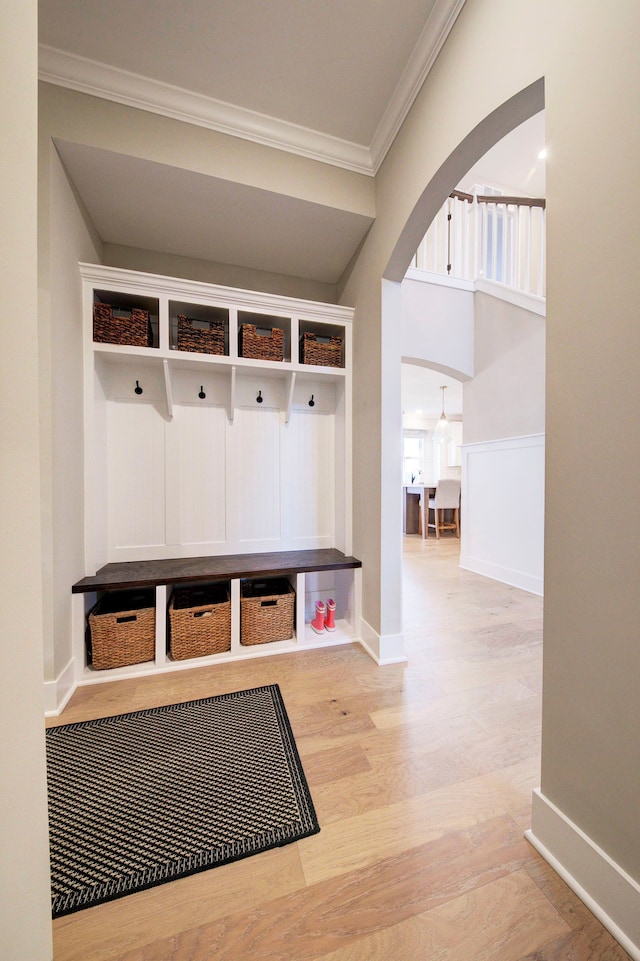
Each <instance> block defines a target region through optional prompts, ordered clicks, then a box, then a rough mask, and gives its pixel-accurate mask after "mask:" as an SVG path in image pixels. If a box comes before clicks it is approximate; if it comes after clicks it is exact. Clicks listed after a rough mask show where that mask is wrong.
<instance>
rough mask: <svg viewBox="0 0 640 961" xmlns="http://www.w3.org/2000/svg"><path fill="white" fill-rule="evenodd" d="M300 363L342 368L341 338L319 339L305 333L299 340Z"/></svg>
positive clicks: (314, 335)
mask: <svg viewBox="0 0 640 961" xmlns="http://www.w3.org/2000/svg"><path fill="white" fill-rule="evenodd" d="M300 363H301V364H315V365H316V366H318V367H342V366H343V363H342V337H321V338H320V340H318V337H317V335H316V334H311V333H309V332H308V331H306V332H305V333H304V334H303V335H302V337H301V338H300Z"/></svg>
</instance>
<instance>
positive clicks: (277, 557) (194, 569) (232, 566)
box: [71, 547, 362, 594]
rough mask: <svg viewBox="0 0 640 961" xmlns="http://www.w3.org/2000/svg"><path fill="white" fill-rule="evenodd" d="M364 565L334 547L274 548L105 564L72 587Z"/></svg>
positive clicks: (94, 587)
mask: <svg viewBox="0 0 640 961" xmlns="http://www.w3.org/2000/svg"><path fill="white" fill-rule="evenodd" d="M354 567H362V561H359V560H358V559H357V558H355V557H347V556H346V555H345V554H343V553H342V551H338V550H336V549H335V548H334V547H330V548H323V549H321V550H315V551H274V552H273V553H267V554H222V555H220V556H219V557H177V558H167V559H165V560H159V561H124V562H121V563H117V564H106V565H105V566H104V567H101V568H100V570H99V571H98V573H97V574H95V575H94V576H93V577H83V578H82V580H79V581H77V583H75V584H74V585H73V587H72V588H71V590H72V592H73V593H74V594H85V593H87V592H89V591H108V590H123V589H126V588H128V587H155V586H156V585H157V584H190V583H197V582H198V581H200V582H204V581H220V580H230V579H231V578H236V577H273V576H277V575H284V574H298V573H302V572H304V571H308V572H312V571H335V570H344V569H346V568H354Z"/></svg>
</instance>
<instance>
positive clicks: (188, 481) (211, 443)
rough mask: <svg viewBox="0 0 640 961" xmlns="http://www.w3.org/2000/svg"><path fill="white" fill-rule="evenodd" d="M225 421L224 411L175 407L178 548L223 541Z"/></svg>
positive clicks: (224, 519)
mask: <svg viewBox="0 0 640 961" xmlns="http://www.w3.org/2000/svg"><path fill="white" fill-rule="evenodd" d="M226 420H227V415H226V412H225V409H224V408H223V407H205V406H201V405H197V406H196V405H188V404H180V405H177V406H176V407H175V411H174V422H175V426H176V427H177V428H178V445H179V447H178V463H179V473H178V476H179V492H178V498H179V501H178V509H177V514H178V517H179V542H180V543H181V544H216V543H221V542H224V541H225V538H226V502H225V476H226V450H225V448H226Z"/></svg>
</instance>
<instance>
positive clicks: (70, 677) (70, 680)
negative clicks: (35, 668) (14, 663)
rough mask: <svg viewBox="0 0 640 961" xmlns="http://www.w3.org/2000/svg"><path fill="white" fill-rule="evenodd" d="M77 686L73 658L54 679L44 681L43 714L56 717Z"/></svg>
mask: <svg viewBox="0 0 640 961" xmlns="http://www.w3.org/2000/svg"><path fill="white" fill-rule="evenodd" d="M76 687H77V684H76V675H75V663H74V660H73V658H71V660H70V661H69V662H68V664H67V665H66V667H64V668H63V669H62V671H61V672H60V673H59V674H58V676H57V678H56V679H55V680H54V681H45V682H44V716H45V717H58V715H59V714H62V712H63V710H64V708H65V707H66V705H67V704H68V702H69V700H70V699H71V696H72V694H73V693H74V691H75V689H76Z"/></svg>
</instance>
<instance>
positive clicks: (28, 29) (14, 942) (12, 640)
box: [0, 0, 53, 961]
mask: <svg viewBox="0 0 640 961" xmlns="http://www.w3.org/2000/svg"><path fill="white" fill-rule="evenodd" d="M0 32H1V33H2V35H3V36H4V37H6V38H11V42H10V43H5V44H3V55H2V61H1V63H0V76H1V79H2V84H1V85H0V90H1V91H2V92H1V93H0V126H1V128H2V130H3V133H4V140H5V142H4V145H3V151H2V179H1V180H0V195H1V200H2V215H3V246H2V256H1V257H0V278H1V281H2V309H3V314H2V323H3V338H2V351H1V352H0V410H1V411H2V416H1V418H0V477H1V478H2V497H0V542H1V543H2V551H1V552H0V596H1V600H2V643H1V644H0V689H1V696H0V724H1V725H2V738H1V739H0V744H1V747H0V771H2V775H1V778H0V850H1V851H2V857H1V858H0V932H1V933H0V941H1V943H2V947H1V948H0V953H1V954H2V957H3V959H4V958H6V959H7V961H14V959H15V961H18V959H19V961H48V959H51V957H52V954H53V949H52V944H51V892H50V886H49V851H48V842H47V807H46V805H47V800H46V783H45V752H44V724H43V719H42V640H43V629H42V571H41V561H42V544H41V525H40V488H39V484H40V458H39V385H38V342H37V332H38V309H37V274H36V261H37V219H36V196H37V166H36V164H37V160H36V158H37V113H36V111H37V98H36V84H35V77H36V70H37V60H36V58H37V4H36V3H35V0H25V2H24V3H20V4H3V5H2V7H1V8H0Z"/></svg>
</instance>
